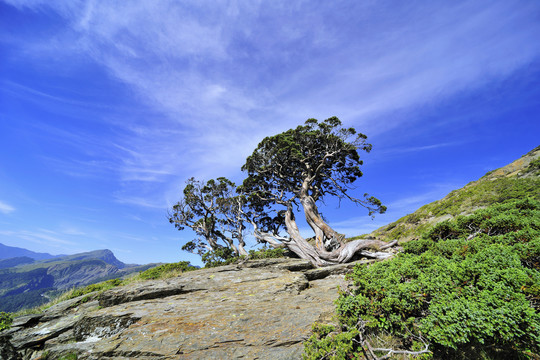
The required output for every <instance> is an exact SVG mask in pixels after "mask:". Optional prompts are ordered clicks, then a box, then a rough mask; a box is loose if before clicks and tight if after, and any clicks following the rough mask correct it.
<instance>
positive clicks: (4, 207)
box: [0, 201, 15, 215]
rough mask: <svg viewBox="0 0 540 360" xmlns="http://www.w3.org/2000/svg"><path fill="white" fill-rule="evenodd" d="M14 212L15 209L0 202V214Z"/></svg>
mask: <svg viewBox="0 0 540 360" xmlns="http://www.w3.org/2000/svg"><path fill="white" fill-rule="evenodd" d="M14 211H15V208H14V207H13V206H11V205H9V204H7V203H5V202H3V201H0V213H2V214H6V215H7V214H11V213H12V212H14Z"/></svg>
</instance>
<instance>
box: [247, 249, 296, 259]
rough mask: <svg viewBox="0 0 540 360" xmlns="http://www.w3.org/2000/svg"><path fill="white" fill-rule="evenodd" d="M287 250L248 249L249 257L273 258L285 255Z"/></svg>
mask: <svg viewBox="0 0 540 360" xmlns="http://www.w3.org/2000/svg"><path fill="white" fill-rule="evenodd" d="M286 253H287V251H286V250H285V249H283V248H277V249H259V250H249V256H248V257H249V258H250V259H274V258H282V257H285V256H286Z"/></svg>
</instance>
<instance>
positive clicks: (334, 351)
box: [303, 323, 363, 360]
mask: <svg viewBox="0 0 540 360" xmlns="http://www.w3.org/2000/svg"><path fill="white" fill-rule="evenodd" d="M312 332H313V335H311V337H310V338H309V339H308V340H307V341H306V342H305V343H304V354H303V358H304V359H305V360H317V359H331V360H345V359H363V357H362V356H361V355H360V353H359V351H358V343H357V342H354V341H353V340H355V339H356V338H357V337H358V334H359V333H358V330H356V329H353V330H351V331H346V332H338V331H336V327H335V326H333V325H324V324H318V323H315V324H313V327H312ZM353 354H355V355H353Z"/></svg>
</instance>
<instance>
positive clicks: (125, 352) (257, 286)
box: [0, 259, 353, 360]
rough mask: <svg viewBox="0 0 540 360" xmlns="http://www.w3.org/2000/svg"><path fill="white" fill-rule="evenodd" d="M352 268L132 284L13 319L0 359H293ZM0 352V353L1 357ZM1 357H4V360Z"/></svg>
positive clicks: (220, 271) (276, 262) (258, 265)
mask: <svg viewBox="0 0 540 360" xmlns="http://www.w3.org/2000/svg"><path fill="white" fill-rule="evenodd" d="M352 266H353V264H347V265H338V266H335V267H326V268H324V269H313V268H312V267H311V264H310V263H308V262H306V261H303V260H291V259H267V260H254V261H248V262H245V263H244V264H240V265H229V266H224V267H220V268H214V269H202V270H197V271H193V272H187V273H184V274H182V275H181V276H178V277H175V278H170V279H165V280H156V281H146V282H139V283H134V284H131V285H128V286H123V287H118V288H114V289H111V290H108V291H105V292H103V293H101V294H93V295H90V296H89V295H86V296H83V297H80V298H76V299H71V300H68V301H64V302H61V303H59V304H57V305H55V306H53V307H51V308H49V309H47V310H46V311H45V312H44V313H42V314H35V315H29V316H23V317H20V318H17V319H15V321H14V323H13V325H12V328H11V329H9V330H7V331H4V332H3V333H0V354H2V355H1V356H2V358H5V359H10V360H11V359H21V360H23V359H24V360H26V359H39V358H40V357H42V356H44V354H46V358H47V359H57V358H60V357H62V356H66V355H67V354H77V358H78V359H113V358H114V359H134V358H137V359H300V358H301V354H302V350H303V345H302V342H303V341H304V340H305V339H306V338H307V337H308V336H309V335H310V331H311V324H312V323H313V322H314V321H323V322H324V321H330V320H331V319H332V317H333V311H334V304H333V301H334V300H335V299H336V298H337V295H338V292H337V289H338V286H339V285H342V286H343V285H344V284H345V282H344V279H343V275H341V274H343V273H345V272H348V271H350V269H351V268H352ZM4 354H9V355H4ZM6 356H9V357H6Z"/></svg>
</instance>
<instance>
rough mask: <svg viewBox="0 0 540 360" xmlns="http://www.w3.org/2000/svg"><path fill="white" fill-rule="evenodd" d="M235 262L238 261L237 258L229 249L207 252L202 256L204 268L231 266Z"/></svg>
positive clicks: (223, 248)
mask: <svg viewBox="0 0 540 360" xmlns="http://www.w3.org/2000/svg"><path fill="white" fill-rule="evenodd" d="M236 260H238V257H237V256H235V254H234V252H233V251H232V250H231V249H230V248H226V247H222V248H217V249H215V250H213V251H208V252H206V253H204V254H203V256H202V261H203V263H204V267H206V268H212V267H217V266H224V265H228V264H232V263H234V262H235V261H236Z"/></svg>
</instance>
